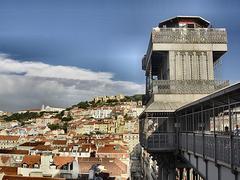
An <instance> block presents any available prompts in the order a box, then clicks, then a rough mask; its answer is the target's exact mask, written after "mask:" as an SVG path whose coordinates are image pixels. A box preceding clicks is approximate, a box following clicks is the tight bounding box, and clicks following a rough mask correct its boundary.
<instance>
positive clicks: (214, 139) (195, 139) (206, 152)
mask: <svg viewBox="0 0 240 180" xmlns="http://www.w3.org/2000/svg"><path fill="white" fill-rule="evenodd" d="M232 142H233V143H232V145H231V141H230V136H226V135H214V134H205V133H180V134H179V149H180V150H183V151H186V152H192V153H196V154H198V155H201V156H204V157H205V158H207V159H212V160H216V161H217V162H222V163H225V164H229V165H230V164H232V165H233V166H235V167H240V136H234V137H233V140H232ZM231 159H232V161H231Z"/></svg>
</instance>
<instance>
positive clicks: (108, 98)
mask: <svg viewBox="0 0 240 180" xmlns="http://www.w3.org/2000/svg"><path fill="white" fill-rule="evenodd" d="M124 98H125V96H124V95H122V94H119V95H116V96H97V97H94V98H93V101H94V102H95V103H96V102H99V101H100V102H107V101H108V100H118V101H120V100H121V99H124Z"/></svg>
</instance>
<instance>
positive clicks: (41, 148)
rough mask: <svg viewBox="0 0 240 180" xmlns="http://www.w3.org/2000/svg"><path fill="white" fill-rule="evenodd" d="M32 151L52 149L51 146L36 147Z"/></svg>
mask: <svg viewBox="0 0 240 180" xmlns="http://www.w3.org/2000/svg"><path fill="white" fill-rule="evenodd" d="M32 150H39V151H52V150H53V148H52V147H51V145H37V146H35V147H34V148H33V149H32Z"/></svg>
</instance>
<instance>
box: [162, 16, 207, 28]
mask: <svg viewBox="0 0 240 180" xmlns="http://www.w3.org/2000/svg"><path fill="white" fill-rule="evenodd" d="M188 24H191V25H194V26H193V27H192V26H189V27H192V28H194V27H201V28H207V27H208V26H209V25H210V22H209V21H207V20H206V19H204V18H202V17H201V16H176V17H172V18H169V19H166V20H164V21H161V22H160V23H159V25H158V27H160V28H161V27H184V26H185V25H188Z"/></svg>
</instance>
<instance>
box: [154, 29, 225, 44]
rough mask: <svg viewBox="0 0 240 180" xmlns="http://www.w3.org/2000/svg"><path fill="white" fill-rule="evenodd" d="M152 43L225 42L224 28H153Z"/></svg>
mask: <svg viewBox="0 0 240 180" xmlns="http://www.w3.org/2000/svg"><path fill="white" fill-rule="evenodd" d="M152 43H192V44H194V43H199V44H214V43H216V44H226V43H227V32H226V30H225V29H224V28H155V29H154V30H153V31H152Z"/></svg>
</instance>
